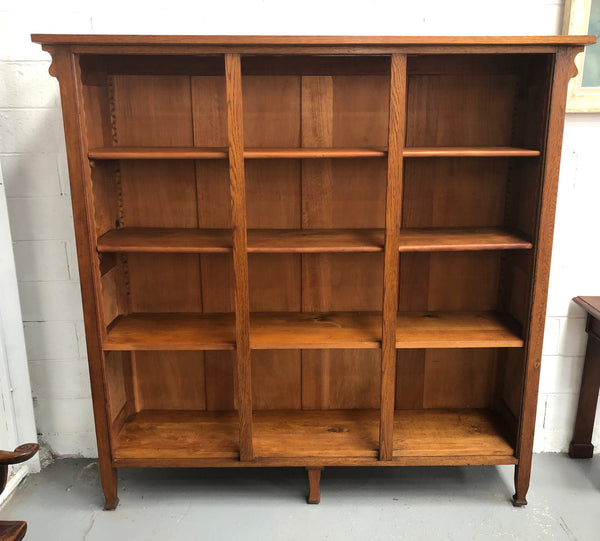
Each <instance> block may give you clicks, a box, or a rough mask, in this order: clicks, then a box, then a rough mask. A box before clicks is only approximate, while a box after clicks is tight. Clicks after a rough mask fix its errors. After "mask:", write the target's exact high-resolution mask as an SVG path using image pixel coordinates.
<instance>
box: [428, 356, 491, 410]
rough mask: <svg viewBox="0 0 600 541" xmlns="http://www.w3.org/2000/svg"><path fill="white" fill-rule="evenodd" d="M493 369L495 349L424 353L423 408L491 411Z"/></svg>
mask: <svg viewBox="0 0 600 541" xmlns="http://www.w3.org/2000/svg"><path fill="white" fill-rule="evenodd" d="M495 366H496V350H494V349H452V350H442V349H435V350H434V349H430V350H427V352H426V354H425V377H424V392H423V407H424V408H488V407H490V406H491V404H492V399H493V385H494V376H495Z"/></svg>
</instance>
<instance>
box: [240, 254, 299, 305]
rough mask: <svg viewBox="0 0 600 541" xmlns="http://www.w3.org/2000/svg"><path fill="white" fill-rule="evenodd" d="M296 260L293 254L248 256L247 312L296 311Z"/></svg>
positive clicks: (297, 272) (297, 256)
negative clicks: (248, 286)
mask: <svg viewBox="0 0 600 541" xmlns="http://www.w3.org/2000/svg"><path fill="white" fill-rule="evenodd" d="M300 257H301V256H299V255H296V254H250V255H249V256H248V282H249V284H250V311H251V312H287V311H291V312H298V311H300V307H301V302H302V300H301V299H302V288H301V278H300V276H301V266H300Z"/></svg>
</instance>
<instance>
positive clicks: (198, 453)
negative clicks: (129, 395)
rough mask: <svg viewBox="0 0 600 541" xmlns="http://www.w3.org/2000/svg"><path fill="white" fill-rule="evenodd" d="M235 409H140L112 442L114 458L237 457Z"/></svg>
mask: <svg viewBox="0 0 600 541" xmlns="http://www.w3.org/2000/svg"><path fill="white" fill-rule="evenodd" d="M238 421H239V417H238V414H237V412H235V411H181V410H179V411H178V410H143V411H140V412H139V413H136V414H135V415H134V416H133V417H132V418H130V419H128V420H127V421H126V422H125V424H124V425H123V428H122V429H121V431H120V432H119V433H118V435H117V436H116V438H115V442H114V451H113V458H115V459H148V458H150V459H161V458H165V459H178V458H179V459H181V458H186V459H190V458H225V459H227V458H229V459H235V460H237V459H238V458H239V454H240V453H239V428H238Z"/></svg>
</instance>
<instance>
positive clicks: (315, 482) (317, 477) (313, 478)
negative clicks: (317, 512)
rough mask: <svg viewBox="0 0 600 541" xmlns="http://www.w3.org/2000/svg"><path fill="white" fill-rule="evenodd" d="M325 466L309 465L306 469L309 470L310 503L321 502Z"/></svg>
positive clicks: (308, 499)
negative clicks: (321, 484)
mask: <svg viewBox="0 0 600 541" xmlns="http://www.w3.org/2000/svg"><path fill="white" fill-rule="evenodd" d="M322 470H323V468H321V467H318V466H316V467H307V468H306V471H307V472H308V484H309V493H308V498H307V500H306V501H307V502H308V503H321V487H320V482H321V471H322Z"/></svg>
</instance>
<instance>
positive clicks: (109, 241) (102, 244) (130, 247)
mask: <svg viewBox="0 0 600 541" xmlns="http://www.w3.org/2000/svg"><path fill="white" fill-rule="evenodd" d="M231 240H232V234H231V230H229V229H183V228H158V227H123V228H121V229H113V230H111V231H109V232H107V233H105V234H104V235H102V236H101V237H99V238H98V251H99V252H146V253H173V252H175V253H177V252H179V253H227V252H231Z"/></svg>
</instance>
